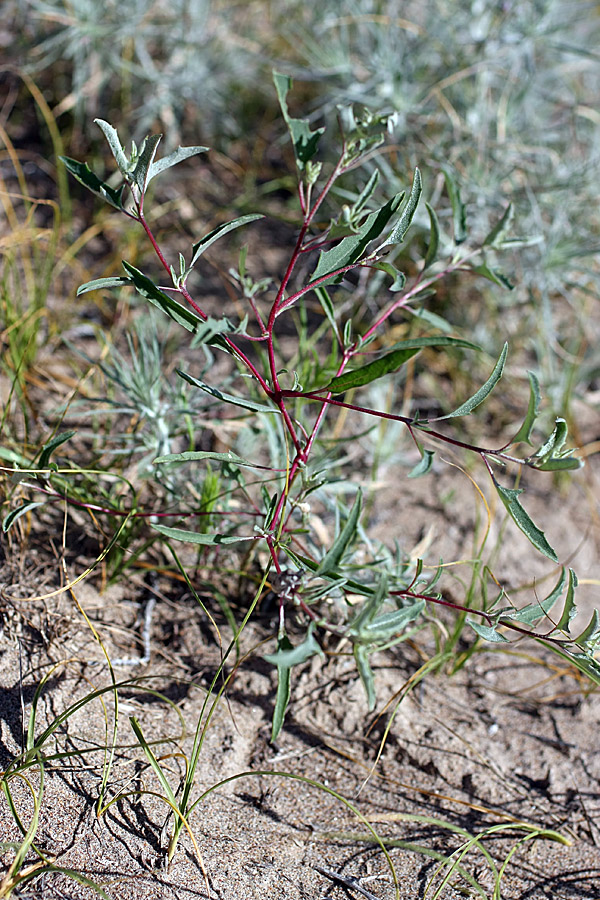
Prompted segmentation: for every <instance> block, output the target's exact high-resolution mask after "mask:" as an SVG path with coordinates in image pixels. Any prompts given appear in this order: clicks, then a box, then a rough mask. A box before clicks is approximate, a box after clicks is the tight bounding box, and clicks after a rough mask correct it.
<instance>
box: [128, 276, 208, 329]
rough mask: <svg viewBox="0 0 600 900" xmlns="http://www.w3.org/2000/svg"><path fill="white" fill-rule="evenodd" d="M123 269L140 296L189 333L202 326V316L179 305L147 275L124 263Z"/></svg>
mask: <svg viewBox="0 0 600 900" xmlns="http://www.w3.org/2000/svg"><path fill="white" fill-rule="evenodd" d="M123 268H124V269H125V271H126V272H127V273H128V274H129V277H130V279H131V284H133V286H134V287H135V289H136V291H137V292H138V294H141V296H142V297H145V298H146V300H149V301H150V303H152V304H153V305H154V306H158V308H159V309H162V311H163V312H165V313H166V314H167V315H168V316H169V318H171V319H173V320H174V321H175V322H177V324H178V325H183V327H184V328H186V329H187V330H188V331H195V330H196V329H197V327H198V326H199V325H201V324H202V319H201V318H200V316H198V315H197V314H196V313H195V312H193V311H192V310H191V309H188V308H187V307H186V306H182V304H181V303H178V302H177V300H174V299H173V297H170V296H169V294H166V293H165V292H164V291H161V289H160V288H159V287H157V286H156V285H155V284H154V282H153V281H152V279H151V278H148V276H147V275H144V274H143V272H140V270H139V269H136V268H135V266H132V265H131V264H130V263H128V262H125V261H123Z"/></svg>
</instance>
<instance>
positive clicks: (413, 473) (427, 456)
mask: <svg viewBox="0 0 600 900" xmlns="http://www.w3.org/2000/svg"><path fill="white" fill-rule="evenodd" d="M422 453H423V455H422V456H421V459H420V460H419V462H418V463H417V464H416V466H414V468H412V469H411V470H410V472H409V473H408V475H407V478H420V477H421V475H427V473H428V472H430V471H431V467H432V465H433V457H434V455H435V454H434V451H433V450H423V451H422Z"/></svg>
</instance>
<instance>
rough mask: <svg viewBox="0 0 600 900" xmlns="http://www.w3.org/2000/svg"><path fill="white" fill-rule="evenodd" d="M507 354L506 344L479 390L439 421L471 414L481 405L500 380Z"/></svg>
mask: <svg viewBox="0 0 600 900" xmlns="http://www.w3.org/2000/svg"><path fill="white" fill-rule="evenodd" d="M507 354H508V344H505V345H504V347H503V349H502V353H501V354H500V358H499V359H498V362H497V363H496V365H495V366H494V371H493V372H492V374H491V375H490V377H489V378H488V380H487V381H486V383H485V384H484V385H482V386H481V387H480V388H479V390H478V391H477V392H476V393H475V394H473V396H472V397H470V398H469V399H468V400H466V401H465V402H464V403H463V404H462V405H461V406H459V407H458V409H455V410H454V412H451V413H448V414H447V415H445V416H440V418H441V419H453V418H454V417H455V416H466V415H468V414H469V413H470V412H473V410H474V409H476V408H477V407H478V406H479V404H480V403H483V401H484V400H485V398H486V397H487V396H488V394H489V393H491V391H492V390H493V389H494V388H495V387H496V385H497V384H498V382H499V381H500V379H501V378H502V372H503V371H504V364H505V362H506V356H507Z"/></svg>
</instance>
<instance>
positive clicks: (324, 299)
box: [315, 287, 339, 336]
mask: <svg viewBox="0 0 600 900" xmlns="http://www.w3.org/2000/svg"><path fill="white" fill-rule="evenodd" d="M315 294H316V295H317V300H318V301H319V303H320V304H321V306H322V308H323V312H324V313H325V315H326V316H327V319H328V320H329V324H330V325H331V327H332V328H333V333H334V334H336V335H338V336H339V330H338V324H337V322H336V320H335V312H334V310H333V303H332V302H331V297H330V296H329V294H328V293H327V288H324V287H317V288H315Z"/></svg>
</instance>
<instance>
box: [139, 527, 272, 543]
mask: <svg viewBox="0 0 600 900" xmlns="http://www.w3.org/2000/svg"><path fill="white" fill-rule="evenodd" d="M152 527H153V528H154V530H155V531H159V532H160V533H161V534H164V536H165V537H168V538H171V539H172V540H174V541H183V542H184V543H186V544H210V545H211V546H214V545H219V544H239V543H240V542H241V541H255V540H257V538H258V536H257V535H256V534H246V535H243V534H198V533H197V532H195V531H187V529H185V528H169V527H168V526H167V525H156V524H155V523H152Z"/></svg>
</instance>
